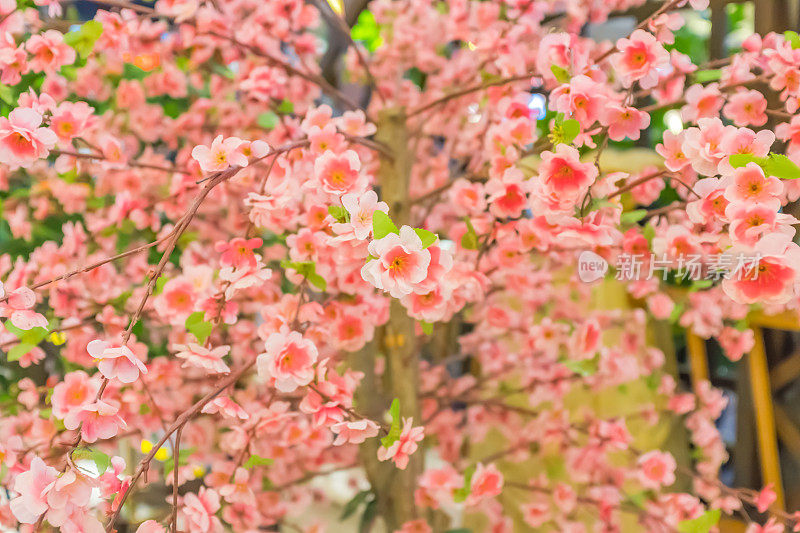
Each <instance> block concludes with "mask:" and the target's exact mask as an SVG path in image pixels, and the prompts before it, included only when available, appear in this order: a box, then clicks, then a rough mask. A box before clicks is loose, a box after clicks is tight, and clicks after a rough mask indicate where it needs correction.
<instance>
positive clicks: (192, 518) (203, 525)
mask: <svg viewBox="0 0 800 533" xmlns="http://www.w3.org/2000/svg"><path fill="white" fill-rule="evenodd" d="M219 508H220V503H219V495H218V494H217V492H216V491H215V490H213V489H208V488H206V487H200V491H199V492H198V493H197V494H195V493H193V492H190V493H188V494H186V496H184V497H183V504H182V505H181V507H180V512H181V514H182V515H183V517H184V519H185V520H186V522H185V524H184V527H185V528H187V529H188V530H189V531H196V532H198V533H221V532H222V531H223V528H222V523H221V522H220V521H219V518H217V517H216V516H215V515H216V512H217V511H219Z"/></svg>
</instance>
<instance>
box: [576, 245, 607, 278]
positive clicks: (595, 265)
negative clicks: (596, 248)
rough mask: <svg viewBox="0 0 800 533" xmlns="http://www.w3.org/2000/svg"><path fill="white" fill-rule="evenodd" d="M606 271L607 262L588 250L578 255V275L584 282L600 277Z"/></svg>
mask: <svg viewBox="0 0 800 533" xmlns="http://www.w3.org/2000/svg"><path fill="white" fill-rule="evenodd" d="M606 272H608V262H607V261H606V260H605V259H603V258H602V257H600V256H599V255H597V254H596V253H594V252H591V251H589V250H586V251H583V252H581V255H579V256H578V277H579V278H580V279H581V281H583V282H585V283H591V282H593V281H597V280H598V279H600V278H602V277H603V276H605V275H606Z"/></svg>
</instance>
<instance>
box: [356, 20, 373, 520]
mask: <svg viewBox="0 0 800 533" xmlns="http://www.w3.org/2000/svg"><path fill="white" fill-rule="evenodd" d="M362 13H363V12H362ZM376 516H378V500H377V499H374V498H373V499H372V500H370V502H369V503H367V506H366V507H364V513H363V514H362V515H361V520H359V521H358V533H369V532H370V530H371V529H372V527H371V526H372V523H373V522H374V521H375V517H376Z"/></svg>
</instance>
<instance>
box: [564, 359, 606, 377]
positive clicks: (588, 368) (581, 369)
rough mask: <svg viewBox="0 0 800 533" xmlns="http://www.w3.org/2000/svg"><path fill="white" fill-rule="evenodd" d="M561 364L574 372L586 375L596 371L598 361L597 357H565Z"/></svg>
mask: <svg viewBox="0 0 800 533" xmlns="http://www.w3.org/2000/svg"><path fill="white" fill-rule="evenodd" d="M561 364H562V365H564V366H565V367H567V368H569V369H570V370H572V371H573V372H574V373H576V374H578V375H580V376H583V377H588V376H591V375H594V374H595V373H597V367H598V361H597V358H593V359H580V360H575V359H565V360H563V361H561Z"/></svg>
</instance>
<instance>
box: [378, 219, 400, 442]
mask: <svg viewBox="0 0 800 533" xmlns="http://www.w3.org/2000/svg"><path fill="white" fill-rule="evenodd" d="M378 212H379V211H376V213H378ZM389 415H390V416H391V417H392V425H391V426H390V427H389V433H388V434H387V435H386V436H385V437H383V438H382V439H381V444H382V445H383V447H384V448H388V447H389V446H391V445H392V444H394V443H395V441H396V440H397V439H399V438H400V400H398V399H397V398H395V399H394V400H392V405H391V406H389Z"/></svg>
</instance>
